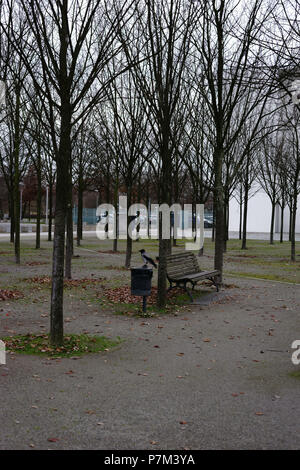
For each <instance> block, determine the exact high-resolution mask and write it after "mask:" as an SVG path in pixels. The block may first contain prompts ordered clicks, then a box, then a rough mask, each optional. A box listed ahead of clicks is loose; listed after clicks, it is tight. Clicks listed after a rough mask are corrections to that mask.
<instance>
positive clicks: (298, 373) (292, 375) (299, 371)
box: [289, 370, 300, 379]
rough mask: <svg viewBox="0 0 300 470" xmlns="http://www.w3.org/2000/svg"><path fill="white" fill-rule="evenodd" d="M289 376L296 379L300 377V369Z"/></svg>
mask: <svg viewBox="0 0 300 470" xmlns="http://www.w3.org/2000/svg"><path fill="white" fill-rule="evenodd" d="M289 376H290V377H294V378H296V379H300V370H296V371H295V372H290V373H289Z"/></svg>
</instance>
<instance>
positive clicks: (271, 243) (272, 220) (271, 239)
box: [270, 200, 276, 245]
mask: <svg viewBox="0 0 300 470" xmlns="http://www.w3.org/2000/svg"><path fill="white" fill-rule="evenodd" d="M275 207H276V203H275V202H274V200H273V201H272V215H271V227H270V245H274V221H275Z"/></svg>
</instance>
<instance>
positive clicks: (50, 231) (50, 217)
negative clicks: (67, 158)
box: [48, 177, 53, 242]
mask: <svg viewBox="0 0 300 470" xmlns="http://www.w3.org/2000/svg"><path fill="white" fill-rule="evenodd" d="M52 200H53V182H52V177H51V179H50V182H49V217H48V241H49V242H51V240H52V204H53V201H52Z"/></svg>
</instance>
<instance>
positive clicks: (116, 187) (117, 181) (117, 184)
mask: <svg viewBox="0 0 300 470" xmlns="http://www.w3.org/2000/svg"><path fill="white" fill-rule="evenodd" d="M117 173H118V170H117ZM118 195H119V178H118V174H117V180H116V183H115V188H114V208H115V214H116V217H115V224H116V227H115V238H114V242H113V251H118V236H119V233H118V226H119V204H118Z"/></svg>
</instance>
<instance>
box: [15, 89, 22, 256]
mask: <svg viewBox="0 0 300 470" xmlns="http://www.w3.org/2000/svg"><path fill="white" fill-rule="evenodd" d="M20 92H21V87H20V85H18V86H17V91H16V114H15V116H16V118H15V136H14V216H15V260H16V263H17V264H20V188H19V184H20V169H19V156H20Z"/></svg>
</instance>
